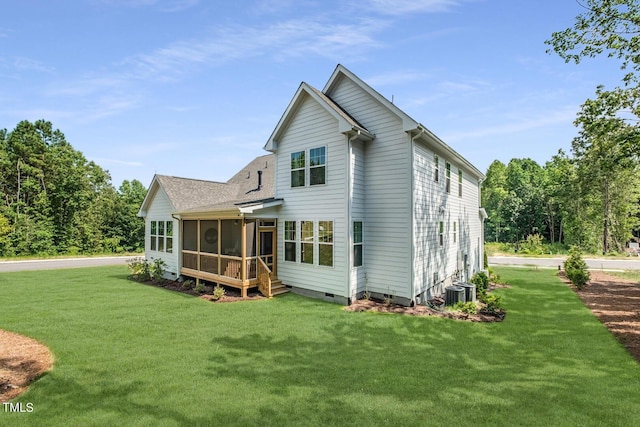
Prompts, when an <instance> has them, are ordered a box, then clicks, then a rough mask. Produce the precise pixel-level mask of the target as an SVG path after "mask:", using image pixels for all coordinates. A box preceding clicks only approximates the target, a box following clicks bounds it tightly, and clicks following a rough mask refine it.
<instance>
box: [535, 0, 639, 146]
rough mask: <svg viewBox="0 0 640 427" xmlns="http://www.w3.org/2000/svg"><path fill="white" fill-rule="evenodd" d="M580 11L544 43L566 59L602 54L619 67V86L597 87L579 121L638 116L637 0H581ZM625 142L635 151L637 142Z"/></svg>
mask: <svg viewBox="0 0 640 427" xmlns="http://www.w3.org/2000/svg"><path fill="white" fill-rule="evenodd" d="M579 3H580V4H581V5H582V6H583V8H584V12H583V13H581V14H579V15H578V16H577V17H576V20H575V23H574V25H573V27H570V28H567V29H565V30H563V31H558V32H554V33H553V34H552V35H551V38H550V39H549V40H547V41H546V42H545V43H547V44H548V45H550V46H551V48H550V49H549V50H548V51H552V50H553V51H555V52H556V53H557V54H558V55H559V56H560V57H562V58H563V59H564V60H565V61H566V62H573V63H576V64H578V63H580V62H581V60H582V59H584V58H594V57H597V56H603V55H604V56H606V57H608V58H610V59H611V60H612V61H614V62H615V63H616V64H617V67H618V68H620V69H621V70H622V76H621V85H620V86H618V87H615V88H609V89H605V88H604V87H603V86H599V87H598V88H597V90H596V97H595V98H594V99H590V100H587V102H586V103H585V105H584V106H583V109H582V111H581V113H580V116H579V117H580V118H582V119H583V120H582V121H583V122H587V121H588V119H589V118H590V117H594V116H598V117H612V116H616V115H618V116H619V117H621V118H624V117H627V118H634V121H633V123H634V124H635V125H637V120H635V119H638V118H640V61H639V60H638V58H639V57H640V1H638V0H584V1H583V2H579ZM633 142H634V145H628V146H627V149H630V150H631V151H632V152H635V153H636V154H637V153H638V152H639V151H640V145H638V144H637V141H633Z"/></svg>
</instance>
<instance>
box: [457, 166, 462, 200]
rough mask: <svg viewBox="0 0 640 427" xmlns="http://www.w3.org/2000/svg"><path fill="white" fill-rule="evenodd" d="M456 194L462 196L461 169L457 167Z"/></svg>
mask: <svg viewBox="0 0 640 427" xmlns="http://www.w3.org/2000/svg"><path fill="white" fill-rule="evenodd" d="M458 196H459V197H462V171H461V170H460V169H458Z"/></svg>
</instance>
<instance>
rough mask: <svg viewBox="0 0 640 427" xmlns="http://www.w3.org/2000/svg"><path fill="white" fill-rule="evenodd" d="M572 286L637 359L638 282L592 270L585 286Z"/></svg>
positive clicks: (639, 350) (639, 332) (639, 323)
mask: <svg viewBox="0 0 640 427" xmlns="http://www.w3.org/2000/svg"><path fill="white" fill-rule="evenodd" d="M564 280H565V282H567V283H568V280H566V279H564ZM571 287H572V288H573V289H574V290H575V291H576V294H577V295H578V297H579V298H580V299H581V300H582V302H583V303H584V305H585V306H587V307H588V308H589V309H590V310H591V312H593V314H594V315H595V316H596V317H597V318H598V319H600V321H601V322H602V323H603V324H604V325H605V326H606V327H607V329H609V331H610V332H611V333H612V334H613V335H614V336H615V337H616V338H617V339H618V341H620V343H621V344H622V345H623V346H625V347H626V348H627V350H629V353H631V355H632V356H633V357H634V358H635V359H636V360H637V361H638V362H640V284H639V283H637V282H634V281H633V280H629V279H624V278H621V277H616V276H612V275H610V274H607V273H605V272H602V271H591V280H589V282H588V283H587V284H586V286H584V287H583V288H582V289H581V290H577V289H576V288H575V287H574V286H573V285H571Z"/></svg>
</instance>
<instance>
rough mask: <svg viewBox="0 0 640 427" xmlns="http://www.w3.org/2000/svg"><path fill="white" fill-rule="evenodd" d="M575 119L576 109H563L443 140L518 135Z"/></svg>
mask: <svg viewBox="0 0 640 427" xmlns="http://www.w3.org/2000/svg"><path fill="white" fill-rule="evenodd" d="M575 117H576V110H575V107H567V108H562V109H558V110H555V111H551V112H549V113H546V114H544V115H532V116H530V117H523V118H519V119H510V118H509V117H505V120H504V122H503V123H500V124H495V125H490V126H485V127H481V128H477V129H473V130H470V131H465V132H457V133H451V134H448V135H443V139H444V140H445V141H447V142H456V141H465V140H474V139H480V138H486V137H489V136H498V135H509V134H517V133H520V132H524V131H530V130H534V129H542V128H545V127H549V126H554V125H557V124H561V123H571V122H573V120H574V119H575Z"/></svg>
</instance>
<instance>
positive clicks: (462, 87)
mask: <svg viewBox="0 0 640 427" xmlns="http://www.w3.org/2000/svg"><path fill="white" fill-rule="evenodd" d="M435 81H436V82H437V83H435V84H434V86H433V88H432V89H431V91H425V90H422V91H421V92H422V93H425V95H423V96H420V97H417V98H414V99H412V100H411V101H409V103H408V105H425V104H430V103H434V102H435V101H438V100H441V99H443V98H451V97H455V96H462V95H466V96H468V95H470V94H478V93H483V92H487V91H490V90H492V85H491V84H490V83H489V82H487V81H484V80H480V79H462V80H456V81H454V80H440V78H439V77H438V78H436V79H435Z"/></svg>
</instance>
